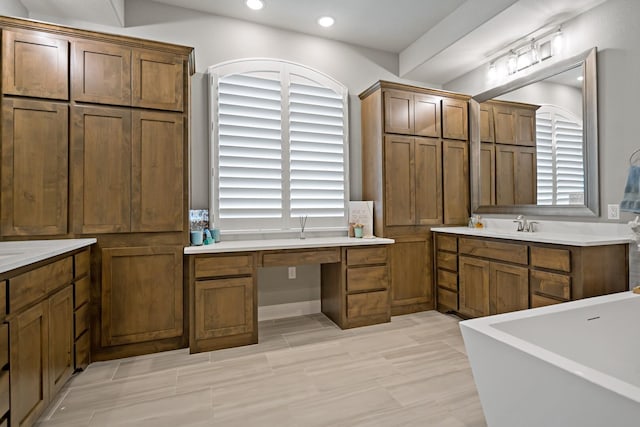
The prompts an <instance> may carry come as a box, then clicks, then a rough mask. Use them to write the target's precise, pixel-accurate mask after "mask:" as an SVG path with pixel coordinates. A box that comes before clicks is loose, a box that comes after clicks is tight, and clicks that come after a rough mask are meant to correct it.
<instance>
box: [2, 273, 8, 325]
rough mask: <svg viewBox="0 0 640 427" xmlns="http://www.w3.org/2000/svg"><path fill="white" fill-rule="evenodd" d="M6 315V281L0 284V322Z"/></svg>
mask: <svg viewBox="0 0 640 427" xmlns="http://www.w3.org/2000/svg"><path fill="white" fill-rule="evenodd" d="M6 315H7V281H6V280H3V281H2V282H0V321H2V319H4V317H5V316H6Z"/></svg>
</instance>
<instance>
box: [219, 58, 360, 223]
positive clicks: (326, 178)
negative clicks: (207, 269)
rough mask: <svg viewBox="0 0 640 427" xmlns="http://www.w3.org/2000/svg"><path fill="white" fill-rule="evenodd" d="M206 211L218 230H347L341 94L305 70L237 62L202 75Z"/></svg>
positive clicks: (343, 102)
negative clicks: (208, 168) (206, 111)
mask: <svg viewBox="0 0 640 427" xmlns="http://www.w3.org/2000/svg"><path fill="white" fill-rule="evenodd" d="M208 73H209V83H210V100H211V110H210V111H211V133H210V135H211V138H210V141H211V154H212V156H211V157H212V158H211V160H212V161H211V165H212V181H211V207H210V209H211V212H212V213H213V217H214V218H213V220H214V221H215V223H216V224H217V225H218V227H220V228H221V229H222V230H224V231H245V230H246V231H249V230H251V231H257V230H259V231H261V232H264V231H288V230H296V229H299V227H300V218H304V217H307V222H306V229H308V230H323V229H324V230H330V229H345V228H346V223H347V201H348V185H347V183H348V173H347V172H348V171H347V165H348V161H347V158H348V139H347V135H348V131H347V117H348V115H347V89H346V87H344V86H343V85H341V84H340V83H338V82H336V81H335V80H333V79H332V78H330V77H328V76H327V75H325V74H322V73H320V72H318V71H315V70H312V69H310V68H308V67H304V66H301V65H297V64H293V63H290V62H286V61H280V60H263V59H256V60H241V61H234V62H229V63H224V64H220V65H216V66H212V67H210V68H209V70H208Z"/></svg>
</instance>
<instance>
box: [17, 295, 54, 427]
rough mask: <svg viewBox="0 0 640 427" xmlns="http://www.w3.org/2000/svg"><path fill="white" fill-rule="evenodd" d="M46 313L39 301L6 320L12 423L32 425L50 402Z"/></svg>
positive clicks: (45, 304)
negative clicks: (7, 323) (8, 337)
mask: <svg viewBox="0 0 640 427" xmlns="http://www.w3.org/2000/svg"><path fill="white" fill-rule="evenodd" d="M48 316H49V310H48V302H47V301H42V302H40V303H38V304H36V305H34V306H32V307H31V308H29V309H27V310H25V311H23V312H22V313H20V314H18V315H17V316H16V317H14V318H13V320H11V321H10V322H9V328H10V333H9V336H10V352H11V354H10V361H9V366H10V379H11V409H10V412H9V413H10V416H11V425H12V426H31V425H33V424H34V423H35V421H36V420H37V419H38V416H40V414H42V412H43V411H44V409H45V408H46V406H47V404H48V403H49V396H50V394H49V393H50V388H49V362H48V358H49V318H48Z"/></svg>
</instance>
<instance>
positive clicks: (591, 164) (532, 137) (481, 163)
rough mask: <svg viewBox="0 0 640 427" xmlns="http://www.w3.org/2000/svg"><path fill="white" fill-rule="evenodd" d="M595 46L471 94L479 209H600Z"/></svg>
mask: <svg viewBox="0 0 640 427" xmlns="http://www.w3.org/2000/svg"><path fill="white" fill-rule="evenodd" d="M597 102H598V100H597V76H596V48H595V47H594V48H593V49H591V50H588V51H586V52H584V53H582V54H580V55H577V56H574V57H572V58H568V59H565V60H561V61H558V62H556V63H555V64H552V65H550V66H548V67H546V68H543V69H540V70H537V71H535V72H532V73H530V74H528V75H527V76H524V77H521V78H517V79H514V80H512V81H510V82H508V83H505V84H503V85H501V86H498V87H496V88H493V89H490V90H488V91H486V92H483V93H481V94H478V95H476V96H474V97H473V98H472V99H471V101H470V104H471V105H470V138H471V147H470V154H471V156H470V158H471V165H470V166H471V182H470V188H471V209H472V211H473V212H474V213H485V214H486V213H494V214H526V215H550V216H598V215H599V211H600V201H599V193H598V186H599V182H598V125H597Z"/></svg>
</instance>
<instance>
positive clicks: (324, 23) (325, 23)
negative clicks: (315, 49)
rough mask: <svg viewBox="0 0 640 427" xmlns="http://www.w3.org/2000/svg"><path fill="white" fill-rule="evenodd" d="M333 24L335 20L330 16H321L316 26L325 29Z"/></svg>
mask: <svg viewBox="0 0 640 427" xmlns="http://www.w3.org/2000/svg"><path fill="white" fill-rule="evenodd" d="M335 22H336V21H335V19H333V18H332V17H330V16H322V17H320V18H318V24H319V25H320V26H321V27H325V28H328V27H330V26H332V25H333V24H334V23H335Z"/></svg>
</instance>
